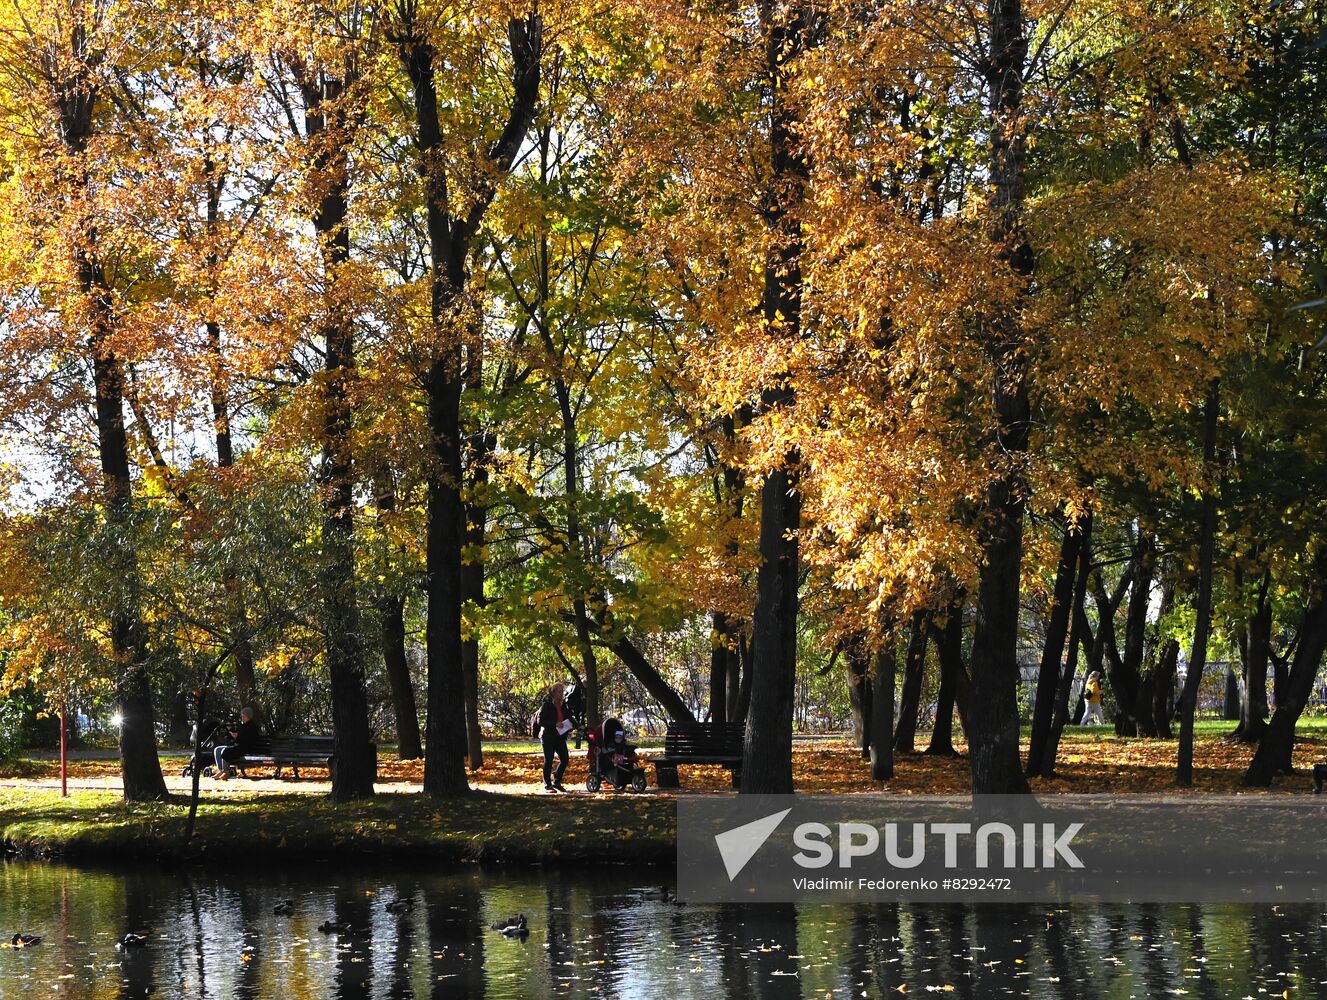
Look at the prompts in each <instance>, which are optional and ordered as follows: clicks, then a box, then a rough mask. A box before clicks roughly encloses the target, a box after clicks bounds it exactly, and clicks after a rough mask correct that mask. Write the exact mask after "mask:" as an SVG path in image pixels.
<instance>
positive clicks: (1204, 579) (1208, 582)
mask: <svg viewBox="0 0 1327 1000" xmlns="http://www.w3.org/2000/svg"><path fill="white" fill-rule="evenodd" d="M1220 393H1221V383H1220V381H1219V380H1218V379H1213V380H1212V381H1211V383H1210V384H1209V385H1208V387H1207V402H1206V404H1205V405H1204V407H1203V477H1204V481H1203V500H1202V525H1201V529H1200V532H1201V533H1200V535H1199V540H1198V599H1197V601H1196V607H1195V609H1194V611H1195V613H1194V626H1193V652H1192V654H1191V655H1190V656H1189V664H1188V673H1186V674H1185V675H1184V690H1183V691H1182V692H1181V695H1180V749H1179V760H1178V761H1177V762H1176V764H1175V784H1176V786H1177V787H1179V788H1190V787H1192V786H1193V716H1194V712H1195V710H1196V709H1197V707H1198V685H1199V684H1201V683H1202V679H1203V670H1204V669H1205V668H1206V666H1207V640H1208V637H1209V635H1210V633H1211V630H1212V560H1213V558H1214V556H1215V552H1214V550H1215V548H1216V485H1215V483H1214V477H1215V473H1216V469H1215V465H1216V428H1217V411H1218V410H1219V409H1220V402H1221V395H1220Z"/></svg>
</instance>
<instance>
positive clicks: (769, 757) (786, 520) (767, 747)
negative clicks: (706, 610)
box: [741, 3, 811, 795]
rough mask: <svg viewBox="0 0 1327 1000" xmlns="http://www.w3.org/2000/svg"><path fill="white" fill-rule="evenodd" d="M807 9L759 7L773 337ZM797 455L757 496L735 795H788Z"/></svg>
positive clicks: (794, 325)
mask: <svg viewBox="0 0 1327 1000" xmlns="http://www.w3.org/2000/svg"><path fill="white" fill-rule="evenodd" d="M810 17H811V12H810V11H808V10H804V9H802V8H801V7H799V6H796V5H792V6H789V7H788V8H780V9H779V10H778V11H775V10H774V9H773V5H772V4H768V3H765V4H762V6H761V24H762V28H763V29H764V32H765V68H766V71H767V73H768V75H769V76H768V80H769V85H770V90H771V93H770V101H771V107H770V122H771V125H770V138H769V142H770V169H771V171H772V175H773V176H772V192H771V198H770V204H769V205H768V206H767V209H766V213H765V214H766V219H767V222H768V224H769V226H770V229H771V233H772V237H773V240H772V247H771V249H770V250H769V251H768V253H767V260H766V262H765V274H764V282H765V287H764V301H763V302H762V313H763V319H764V325H765V331H766V335H767V336H769V337H771V338H773V339H775V340H792V339H796V338H798V337H800V336H801V321H802V238H803V237H802V224H801V221H800V218H799V216H798V211H799V208H800V206H801V204H802V201H803V198H804V196H805V190H806V183H807V174H808V169H807V164H806V161H805V160H804V159H803V158H802V157H801V154H800V151H799V149H798V146H799V139H798V137H797V135H796V134H795V128H796V118H795V113H794V111H793V109H792V107H791V106H790V104H789V101H788V95H787V86H788V63H789V61H790V60H793V59H795V58H797V57H798V56H800V55H801V54H802V53H803V52H804V51H805V49H806V46H807V44H808V43H809V41H810V39H809V32H810V31H811V25H810V24H809V22H808V19H809V18H810ZM793 402H794V395H793V389H792V387H791V386H790V385H788V384H787V383H786V382H785V383H784V384H782V385H776V386H771V387H769V388H767V389H766V390H765V391H764V392H763V393H762V394H761V410H762V412H764V413H766V414H768V413H772V412H777V411H778V410H780V409H784V408H786V407H788V406H790V405H792V403H793ZM795 469H796V456H795V455H791V454H789V455H786V456H785V457H784V461H783V464H782V466H781V467H780V468H777V469H774V470H773V471H771V472H769V473H767V474H766V475H765V477H764V480H763V482H762V484H761V491H760V568H759V570H758V571H757V575H756V608H755V615H754V621H753V623H752V636H751V641H752V645H753V650H752V662H751V672H752V679H751V688H750V691H751V696H750V704H749V707H748V709H747V714H746V746H745V755H744V756H745V762H744V764H743V768H742V789H741V790H742V792H743V793H746V794H756V795H770V794H779V793H791V792H792V790H793V770H792V722H793V691H794V688H795V684H796V673H797V610H798V595H797V587H798V584H799V582H800V581H799V579H798V569H799V555H798V540H797V531H798V529H799V528H800V527H801V519H802V501H801V496H800V495H799V493H798V491H797V478H796V472H795Z"/></svg>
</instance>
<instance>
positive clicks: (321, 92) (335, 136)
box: [301, 72, 377, 802]
mask: <svg viewBox="0 0 1327 1000" xmlns="http://www.w3.org/2000/svg"><path fill="white" fill-rule="evenodd" d="M347 84H348V81H346V80H343V79H341V78H338V77H334V76H331V75H330V74H328V73H326V72H319V73H318V74H317V78H316V79H310V80H305V81H303V82H302V83H301V89H302V90H303V92H304V100H305V117H304V124H305V132H306V134H307V135H308V138H309V142H310V144H311V145H313V146H314V147H315V148H316V150H317V152H315V154H314V169H315V171H316V172H317V173H318V174H319V180H320V182H321V188H322V191H323V194H322V198H321V199H320V200H319V203H318V209H317V214H316V215H315V216H314V220H313V225H314V230H315V231H316V232H317V234H318V240H319V243H320V244H321V248H322V257H323V274H324V278H325V280H326V282H327V285H328V288H329V289H333V288H335V287H336V285H337V283H338V277H337V275H338V272H340V271H341V270H342V269H343V268H344V267H345V265H346V264H347V263H349V261H350V229H349V227H348V225H347V222H346V214H347V209H348V206H349V197H350V163H349V156H348V152H347V145H346V142H347V140H346V137H345V135H344V130H345V129H346V128H347V126H348V125H349V122H348V120H347V116H346V112H345V108H344V106H343V101H344V98H345V93H346V86H347ZM335 298H336V296H335V293H334V292H333V293H330V294H329V295H328V297H327V307H328V317H327V319H326V321H325V322H326V326H325V328H324V330H323V337H324V341H325V344H326V363H325V366H324V372H325V375H326V379H325V381H324V383H323V395H322V408H323V425H322V436H323V442H322V467H321V469H320V470H319V485H320V486H321V488H322V505H323V517H322V548H323V551H322V567H321V571H320V577H321V579H320V581H319V582H320V586H321V590H322V610H323V628H324V632H325V637H326V655H327V672H328V674H329V676H330V678H331V689H332V736H333V741H334V743H333V747H334V753H335V755H336V756H335V760H334V763H333V767H332V798H333V799H334V800H335V801H337V802H345V801H349V800H351V799H357V798H363V797H365V796H369V795H372V794H373V782H374V780H375V778H376V777H377V775H376V773H375V769H374V758H373V754H372V752H371V750H370V739H369V708H368V696H367V694H366V692H365V689H364V654H363V649H362V648H361V645H360V633H359V601H358V594H357V592H356V586H355V493H354V487H355V481H354V469H353V465H352V455H351V434H352V430H353V424H352V415H351V410H350V398H351V394H350V389H351V383H352V382H353V380H354V372H355V340H354V321H353V320H352V319H351V317H349V316H347V315H346V314H345V312H344V308H343V307H342V306H341V305H339V304H338V303H337V302H336V301H335Z"/></svg>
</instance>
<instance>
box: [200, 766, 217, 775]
mask: <svg viewBox="0 0 1327 1000" xmlns="http://www.w3.org/2000/svg"><path fill="white" fill-rule="evenodd" d="M215 770H216V768H215V767H205V768H203V777H204V778H210V777H212V772H213V771H215Z"/></svg>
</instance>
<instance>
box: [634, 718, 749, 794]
mask: <svg viewBox="0 0 1327 1000" xmlns="http://www.w3.org/2000/svg"><path fill="white" fill-rule="evenodd" d="M745 742H746V731H745V727H744V726H743V725H742V724H741V723H739V722H670V723H668V732H667V735H665V736H664V752H663V756H662V757H656V758H654V760H652V761H651V762H650V763H652V764H653V765H654V777H655V784H656V785H658V787H660V788H680V787H681V785H680V784H679V783H678V780H677V769H678V767H680V766H681V765H683V764H718V765H721V766H723V767H726V768H728V770H729V771H731V772H732V781H733V787H734V788H738V787H739V786H740V785H741V784H742V759H743V752H744V749H745V748H744V744H745Z"/></svg>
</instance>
